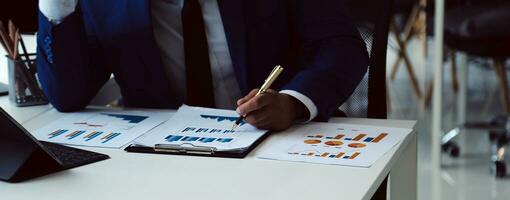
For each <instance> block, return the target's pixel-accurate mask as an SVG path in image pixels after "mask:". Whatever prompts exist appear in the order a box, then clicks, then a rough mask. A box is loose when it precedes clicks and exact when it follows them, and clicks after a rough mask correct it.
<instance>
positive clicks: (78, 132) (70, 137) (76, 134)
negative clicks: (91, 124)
mask: <svg viewBox="0 0 510 200" xmlns="http://www.w3.org/2000/svg"><path fill="white" fill-rule="evenodd" d="M83 133H85V131H75V132H74V133H72V134H71V135H68V136H69V137H68V138H67V139H68V140H72V139H74V138H76V137H78V136H80V135H81V134H83Z"/></svg>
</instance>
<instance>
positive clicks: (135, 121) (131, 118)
mask: <svg viewBox="0 0 510 200" xmlns="http://www.w3.org/2000/svg"><path fill="white" fill-rule="evenodd" d="M101 114H103V115H106V116H110V117H115V118H120V119H123V120H126V121H128V123H132V124H138V123H140V122H142V121H143V120H145V119H147V118H149V117H147V116H137V115H124V114H112V113H101Z"/></svg>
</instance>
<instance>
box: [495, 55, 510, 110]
mask: <svg viewBox="0 0 510 200" xmlns="http://www.w3.org/2000/svg"><path fill="white" fill-rule="evenodd" d="M493 65H494V68H495V71H496V74H497V76H498V81H499V85H500V91H501V103H502V106H503V109H504V111H505V113H507V114H508V113H510V98H509V96H508V77H507V74H506V69H505V66H504V64H503V61H502V60H494V63H493Z"/></svg>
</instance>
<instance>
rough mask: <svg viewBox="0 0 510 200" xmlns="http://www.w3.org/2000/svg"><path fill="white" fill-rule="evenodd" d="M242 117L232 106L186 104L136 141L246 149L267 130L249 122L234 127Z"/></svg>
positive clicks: (160, 144) (229, 149)
mask: <svg viewBox="0 0 510 200" xmlns="http://www.w3.org/2000/svg"><path fill="white" fill-rule="evenodd" d="M238 117H239V115H238V114H237V113H236V112H235V111H231V110H220V109H210V108H200V107H190V106H186V105H183V106H181V107H180V108H179V110H178V111H177V113H175V115H174V116H173V117H172V118H171V119H170V120H168V121H166V122H165V123H163V124H161V125H160V126H158V127H156V128H155V129H153V130H151V131H149V132H148V133H147V134H145V135H144V136H142V137H140V138H138V139H137V140H135V142H134V145H136V146H145V147H155V146H156V145H158V146H162V145H168V146H181V147H184V146H185V147H204V148H210V149H212V150H214V151H232V150H242V149H245V148H248V147H250V146H251V145H252V144H253V143H255V141H257V139H259V138H260V137H262V136H263V135H264V134H265V133H266V131H265V130H259V129H257V128H255V127H254V126H252V125H250V124H248V123H245V122H242V123H241V124H240V125H239V126H238V127H237V128H236V129H234V130H232V129H231V128H232V125H233V124H234V122H235V121H236V119H237V118H238Z"/></svg>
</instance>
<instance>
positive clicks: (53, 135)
mask: <svg viewBox="0 0 510 200" xmlns="http://www.w3.org/2000/svg"><path fill="white" fill-rule="evenodd" d="M67 131H68V130H65V129H59V130H56V131H53V132H52V133H50V134H48V136H50V137H49V139H52V138H54V137H57V136H59V135H62V134H63V133H65V132H67Z"/></svg>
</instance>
